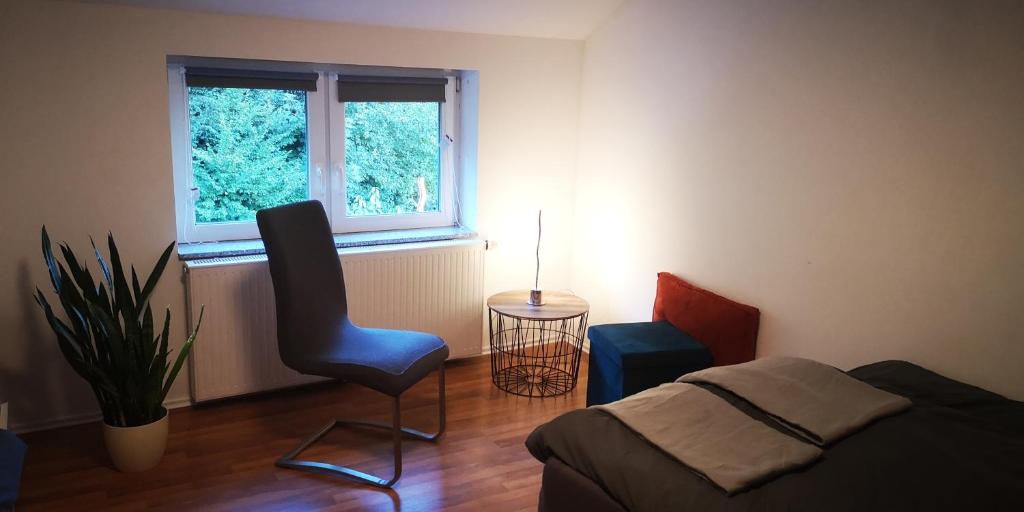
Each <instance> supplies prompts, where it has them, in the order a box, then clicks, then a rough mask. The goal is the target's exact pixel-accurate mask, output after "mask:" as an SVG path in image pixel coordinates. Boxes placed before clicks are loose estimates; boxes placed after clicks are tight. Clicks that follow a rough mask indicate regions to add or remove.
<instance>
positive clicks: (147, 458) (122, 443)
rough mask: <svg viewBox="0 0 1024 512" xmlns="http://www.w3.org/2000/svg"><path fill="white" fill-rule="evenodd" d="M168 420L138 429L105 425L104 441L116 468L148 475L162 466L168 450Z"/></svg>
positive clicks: (165, 417) (163, 419)
mask: <svg viewBox="0 0 1024 512" xmlns="http://www.w3.org/2000/svg"><path fill="white" fill-rule="evenodd" d="M167 416H168V412H167V410H166V409H164V416H163V417H162V418H160V419H158V420H156V421H154V422H153V423H149V424H146V425H141V426H138V427H113V426H110V425H107V424H106V423H104V424H103V440H104V441H105V442H106V444H107V452H108V453H109V454H110V459H111V460H112V461H113V462H114V467H116V468H117V469H118V470H119V471H123V472H125V473H135V472H138V471H145V470H147V469H150V468H152V467H153V466H156V465H157V464H159V463H160V459H161V458H163V456H164V450H165V449H166V448H167Z"/></svg>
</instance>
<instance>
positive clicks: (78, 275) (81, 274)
mask: <svg viewBox="0 0 1024 512" xmlns="http://www.w3.org/2000/svg"><path fill="white" fill-rule="evenodd" d="M60 252H61V253H62V254H63V255H64V262H65V263H67V269H68V271H69V272H70V273H71V277H73V278H74V279H75V284H76V285H78V288H79V289H80V290H81V294H82V295H83V296H85V297H88V296H90V295H93V294H95V293H96V289H95V284H93V278H92V273H90V272H89V269H88V268H87V267H85V266H82V265H80V264H79V263H78V259H77V258H75V253H74V252H72V251H71V247H69V246H68V245H67V244H60Z"/></svg>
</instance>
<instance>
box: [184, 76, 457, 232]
mask: <svg viewBox="0 0 1024 512" xmlns="http://www.w3.org/2000/svg"><path fill="white" fill-rule="evenodd" d="M454 82H455V80H454V79H453V78H450V77H449V78H442V77H432V78H424V77H379V76H378V77H374V76H361V75H348V74H341V75H340V76H339V74H337V73H330V72H328V71H317V72H303V73H295V72H275V71H249V70H235V69H212V68H196V67H188V66H185V67H182V66H172V67H171V68H170V69H169V72H168V84H169V89H170V107H171V137H172V151H173V156H174V158H173V160H174V177H175V202H176V214H177V220H178V233H179V234H178V237H179V241H180V242H208V241H218V240H243V239H251V238H258V237H259V231H258V229H257V228H256V223H255V219H256V211H258V210H260V209H262V208H268V207H272V206H277V205H281V204H287V203H291V202H295V201H301V200H305V199H317V200H319V201H321V202H322V203H323V204H324V206H325V208H326V209H327V211H328V212H329V216H330V220H331V226H332V229H333V230H334V232H335V233H348V232H356V231H375V230H390V229H409V228H421V227H437V226H451V225H453V224H454V223H455V218H456V215H455V206H454V205H455V192H454V190H455V169H454V168H455V165H454V157H453V155H454V154H455V153H454V144H455V137H454V133H455V130H454V121H455V104H456V103H457V101H456V100H455V90H454V89H455V88H454Z"/></svg>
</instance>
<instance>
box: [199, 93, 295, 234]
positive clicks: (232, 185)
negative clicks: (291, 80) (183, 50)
mask: <svg viewBox="0 0 1024 512" xmlns="http://www.w3.org/2000/svg"><path fill="white" fill-rule="evenodd" d="M188 101H189V117H190V122H191V134H192V172H193V176H194V180H195V181H194V183H195V186H196V187H197V188H198V189H199V199H198V200H197V201H196V205H195V211H196V222H197V223H207V222H231V221H252V220H255V219H256V211H257V210H260V209H262V208H269V207H272V206H278V205H281V204H286V203H292V202H295V201H302V200H304V199H306V198H308V197H309V194H308V192H307V190H308V183H307V182H308V174H307V172H306V168H307V163H306V162H307V158H306V93H305V92H304V91H281V90H266V89H236V88H214V87H191V88H189V93H188Z"/></svg>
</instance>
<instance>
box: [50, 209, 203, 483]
mask: <svg viewBox="0 0 1024 512" xmlns="http://www.w3.org/2000/svg"><path fill="white" fill-rule="evenodd" d="M42 238H43V259H44V260H45V261H46V266H47V268H48V270H49V273H50V282H51V283H52V284H53V291H54V293H56V295H57V297H58V298H59V299H60V305H61V306H62V308H63V309H64V314H65V317H66V320H65V319H61V318H58V317H57V315H56V314H55V313H54V311H53V308H51V307H50V303H49V302H48V301H47V300H46V297H45V296H44V295H43V292H41V291H40V290H39V289H38V288H36V294H35V299H36V302H37V303H39V306H40V307H42V309H43V312H44V313H45V314H46V321H47V322H49V324H50V327H51V328H52V329H53V332H54V333H55V334H56V335H57V345H58V346H59V347H60V350H61V352H62V353H63V354H64V358H65V359H67V361H68V363H69V364H70V365H71V367H72V368H73V369H74V370H75V372H76V373H78V375H80V376H82V378H83V379H85V380H86V382H88V383H89V386H90V387H92V391H93V393H94V394H95V395H96V401H97V402H98V403H99V406H100V409H101V411H102V412H103V437H104V441H106V445H107V451H108V452H109V453H110V457H111V459H112V460H113V462H114V466H115V467H117V469H119V470H121V471H126V472H133V471H144V470H146V469H149V468H151V467H153V466H155V465H156V464H157V463H159V462H160V459H161V457H163V454H164V449H165V448H166V446H167V409H165V408H164V406H163V402H164V399H165V398H166V396H167V392H168V391H169V390H170V389H171V384H173V383H174V379H175V377H177V376H178V372H179V371H180V370H181V366H182V364H184V363H185V359H186V358H187V357H188V354H189V351H190V350H191V349H192V344H193V343H195V340H196V334H197V333H198V332H199V326H200V325H201V324H202V322H203V312H202V310H200V312H199V320H198V322H197V323H196V327H195V330H193V332H192V334H190V335H189V336H188V338H187V339H186V340H185V343H184V345H182V347H181V351H180V352H178V355H177V357H176V358H175V359H174V363H173V364H170V363H169V356H170V353H171V350H170V349H169V348H168V341H169V337H170V324H171V310H170V308H168V309H167V310H166V313H165V314H164V321H163V327H162V328H161V330H160V331H159V332H157V331H155V330H154V328H155V324H154V322H153V311H152V309H151V308H150V305H149V301H150V298H151V297H152V295H153V290H154V289H155V288H156V284H157V281H159V280H160V275H161V274H162V273H163V271H164V267H165V266H166V265H167V260H168V259H169V258H170V256H171V251H172V250H173V248H174V243H173V242H171V244H169V245H168V246H167V249H165V250H164V252H163V254H162V255H161V256H160V259H159V260H157V262H156V266H155V267H154V268H153V271H152V272H150V274H149V276H148V277H147V278H146V280H145V281H141V280H140V279H139V276H138V275H137V274H136V272H135V267H134V266H132V267H130V269H131V275H130V278H131V282H130V283H129V281H128V277H126V276H125V272H124V267H123V266H122V264H121V257H120V255H119V254H118V251H117V245H116V244H115V243H114V236H113V235H112V234H111V235H108V236H107V245H108V248H109V256H110V264H109V265H108V264H107V261H106V260H105V259H104V258H103V255H102V254H101V253H100V251H99V249H97V248H96V243H95V242H93V244H92V248H93V252H94V253H95V256H96V261H97V262H98V263H99V270H100V274H101V276H102V279H101V280H100V281H99V282H98V283H97V282H96V281H94V280H93V276H92V274H91V273H90V272H89V269H88V267H87V266H86V265H82V264H79V260H78V258H76V257H75V253H74V252H72V250H71V247H70V246H68V244H67V243H62V244H60V246H59V247H60V251H61V253H62V255H63V257H64V263H60V262H58V261H57V259H56V258H55V257H54V255H53V248H52V247H51V246H50V237H49V236H48V235H47V233H46V227H45V226H44V227H43V233H42Z"/></svg>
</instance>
